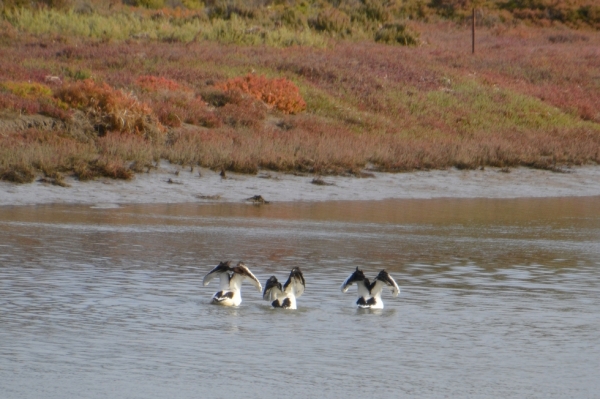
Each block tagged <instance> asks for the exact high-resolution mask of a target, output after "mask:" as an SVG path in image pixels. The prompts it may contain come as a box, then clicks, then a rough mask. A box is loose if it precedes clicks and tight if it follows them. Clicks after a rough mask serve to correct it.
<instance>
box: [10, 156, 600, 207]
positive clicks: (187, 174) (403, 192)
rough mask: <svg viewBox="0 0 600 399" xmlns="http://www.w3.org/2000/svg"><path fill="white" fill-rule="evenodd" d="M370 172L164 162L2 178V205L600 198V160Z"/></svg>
mask: <svg viewBox="0 0 600 399" xmlns="http://www.w3.org/2000/svg"><path fill="white" fill-rule="evenodd" d="M372 175H373V177H363V178H358V177H354V176H350V177H345V176H325V177H321V178H320V179H321V181H322V182H323V183H325V184H320V185H318V184H311V182H312V181H313V179H315V177H316V176H314V175H303V176H297V175H291V174H285V173H279V172H270V171H261V172H259V173H258V174H257V175H243V174H234V173H227V177H226V178H222V177H221V176H220V174H219V173H218V172H214V171H211V170H208V169H204V168H194V170H193V171H190V168H189V167H186V168H182V167H181V166H178V165H171V164H169V163H168V162H162V163H161V164H160V165H159V167H158V168H157V169H156V170H153V171H151V172H150V173H141V174H136V175H135V177H134V178H133V179H132V180H129V181H125V180H112V179H107V178H102V179H98V180H94V181H87V182H80V181H78V180H77V179H75V178H73V177H67V178H65V182H66V183H67V184H69V185H70V187H60V186H55V185H52V184H50V183H44V182H41V181H40V180H39V179H38V180H36V181H35V182H33V183H29V184H20V185H19V184H14V183H8V182H0V206H27V205H45V204H73V205H96V206H114V205H120V204H179V203H242V202H247V201H248V199H249V198H251V197H253V196H256V195H260V196H262V198H264V200H266V201H269V202H297V201H301V202H320V201H348V200H354V201H379V200H386V199H432V198H465V199H467V198H494V199H502V198H504V199H514V198H550V197H584V196H586V197H587V196H600V166H583V167H576V168H571V169H568V170H567V173H556V172H552V171H546V170H538V169H528V168H514V169H510V172H508V173H507V172H502V171H501V170H500V169H498V168H486V169H485V170H457V169H448V170H434V171H418V172H408V173H379V172H374V173H372Z"/></svg>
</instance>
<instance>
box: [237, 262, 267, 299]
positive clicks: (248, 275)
mask: <svg viewBox="0 0 600 399" xmlns="http://www.w3.org/2000/svg"><path fill="white" fill-rule="evenodd" d="M231 270H233V276H232V277H231V284H232V285H235V286H237V287H238V288H241V286H242V281H244V280H248V281H250V282H251V283H252V285H254V286H255V287H256V289H257V290H258V292H262V285H261V284H260V281H258V279H257V278H256V277H255V276H254V274H252V272H251V271H250V269H248V267H247V266H246V265H245V264H244V262H239V263H238V264H237V266H236V267H234V268H233V269H231Z"/></svg>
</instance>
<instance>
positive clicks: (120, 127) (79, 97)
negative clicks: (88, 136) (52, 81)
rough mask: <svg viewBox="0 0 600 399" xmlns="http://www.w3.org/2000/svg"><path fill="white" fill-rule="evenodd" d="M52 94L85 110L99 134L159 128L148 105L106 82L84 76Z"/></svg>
mask: <svg viewBox="0 0 600 399" xmlns="http://www.w3.org/2000/svg"><path fill="white" fill-rule="evenodd" d="M54 95H55V97H57V98H59V99H60V100H62V101H63V102H65V103H67V104H69V105H70V106H71V107H73V108H77V109H80V110H82V111H84V112H85V113H86V114H87V115H88V117H89V118H90V119H92V122H93V124H94V126H96V129H98V131H99V132H100V133H102V134H103V133H105V132H106V131H111V130H115V131H121V132H131V133H137V134H142V133H143V134H146V135H148V134H150V133H152V135H154V134H156V133H157V131H160V129H161V125H160V123H159V122H158V121H157V120H156V117H155V116H154V114H153V113H152V110H151V109H150V107H148V105H146V104H144V103H141V102H139V101H138V100H137V99H136V98H135V97H133V96H131V95H129V94H126V93H124V92H122V91H121V90H116V89H113V88H112V87H110V86H109V85H107V84H106V83H96V82H94V81H93V80H91V79H86V80H83V81H78V82H74V83H70V84H66V85H64V86H62V87H61V88H59V89H57V90H56V91H55V93H54Z"/></svg>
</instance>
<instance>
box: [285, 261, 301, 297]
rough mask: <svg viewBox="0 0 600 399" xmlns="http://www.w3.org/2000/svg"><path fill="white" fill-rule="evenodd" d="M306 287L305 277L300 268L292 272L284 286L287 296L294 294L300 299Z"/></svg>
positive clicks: (295, 268)
mask: <svg viewBox="0 0 600 399" xmlns="http://www.w3.org/2000/svg"><path fill="white" fill-rule="evenodd" d="M305 287H306V282H305V281H304V275H303V274H302V271H301V270H300V268H299V267H294V268H293V269H292V271H291V272H290V276H289V277H288V279H287V281H286V282H285V284H284V285H283V291H284V292H285V293H286V294H290V293H291V294H292V295H294V297H296V298H298V297H299V296H300V295H302V294H304V288H305Z"/></svg>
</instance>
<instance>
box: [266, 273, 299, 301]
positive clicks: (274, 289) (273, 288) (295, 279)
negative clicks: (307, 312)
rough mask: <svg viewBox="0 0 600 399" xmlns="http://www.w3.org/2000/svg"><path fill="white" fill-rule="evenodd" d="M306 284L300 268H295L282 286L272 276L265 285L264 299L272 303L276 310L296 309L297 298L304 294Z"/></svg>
mask: <svg viewBox="0 0 600 399" xmlns="http://www.w3.org/2000/svg"><path fill="white" fill-rule="evenodd" d="M305 287H306V282H305V281H304V275H303V274H302V271H301V270H300V268H299V267H294V268H293V269H292V271H291V272H290V276H289V277H288V279H287V281H286V282H285V284H284V285H283V286H282V285H281V283H280V282H279V281H277V277H275V276H271V277H269V279H268V280H267V283H266V284H265V290H264V291H263V299H264V300H265V301H270V302H271V306H273V307H274V308H283V309H296V298H298V297H300V296H301V295H302V294H303V293H304V288H305Z"/></svg>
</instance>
